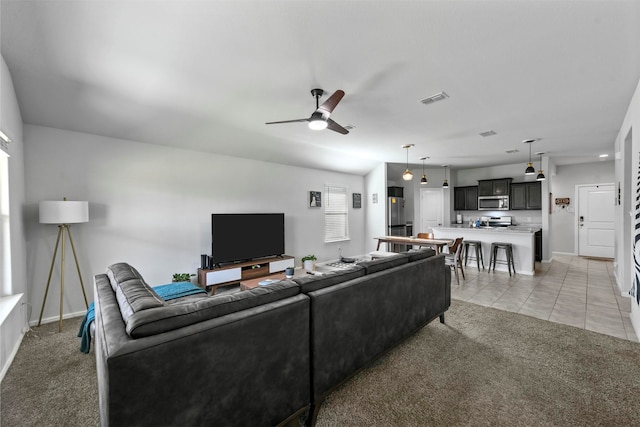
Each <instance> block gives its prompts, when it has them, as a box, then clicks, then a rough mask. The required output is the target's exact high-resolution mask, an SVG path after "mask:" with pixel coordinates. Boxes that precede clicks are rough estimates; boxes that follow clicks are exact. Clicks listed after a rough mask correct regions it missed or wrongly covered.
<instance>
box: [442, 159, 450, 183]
mask: <svg viewBox="0 0 640 427" xmlns="http://www.w3.org/2000/svg"><path fill="white" fill-rule="evenodd" d="M442 167H443V168H444V182H443V183H442V188H449V181H447V168H448V167H449V165H442Z"/></svg>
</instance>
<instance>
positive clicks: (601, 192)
mask: <svg viewBox="0 0 640 427" xmlns="http://www.w3.org/2000/svg"><path fill="white" fill-rule="evenodd" d="M614 211H615V207H614V185H613V184H603V185H584V186H579V187H578V215H577V219H578V255H581V256H593V257H601V258H613V256H614V245H615V223H614V218H615V216H614V213H615V212H614Z"/></svg>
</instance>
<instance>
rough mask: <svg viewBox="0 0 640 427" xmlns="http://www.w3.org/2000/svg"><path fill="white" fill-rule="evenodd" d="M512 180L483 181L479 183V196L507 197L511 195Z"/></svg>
mask: <svg viewBox="0 0 640 427" xmlns="http://www.w3.org/2000/svg"><path fill="white" fill-rule="evenodd" d="M511 180H512V178H501V179H483V180H480V181H478V195H479V196H505V195H507V196H508V195H509V187H510V184H511Z"/></svg>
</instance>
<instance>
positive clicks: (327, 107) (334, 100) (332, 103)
mask: <svg viewBox="0 0 640 427" xmlns="http://www.w3.org/2000/svg"><path fill="white" fill-rule="evenodd" d="M343 96H344V91H343V90H340V89H338V90H337V91H335V92H334V93H333V95H331V96H330V97H329V98H328V99H327V100H326V101H324V102H323V103H322V105H321V106H319V107H318V110H321V111H324V112H327V113H329V114H331V112H332V111H333V109H334V108H336V105H338V102H340V100H341V99H342V97H343Z"/></svg>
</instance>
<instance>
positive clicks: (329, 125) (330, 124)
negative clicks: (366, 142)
mask: <svg viewBox="0 0 640 427" xmlns="http://www.w3.org/2000/svg"><path fill="white" fill-rule="evenodd" d="M327 129H331V130H332V131H334V132H338V133H341V134H343V135H346V134H348V133H349V131H348V130H346V129H345V128H343V127H342V126H340V125H339V124H337V123H336V122H334V121H333V120H331V119H327Z"/></svg>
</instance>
